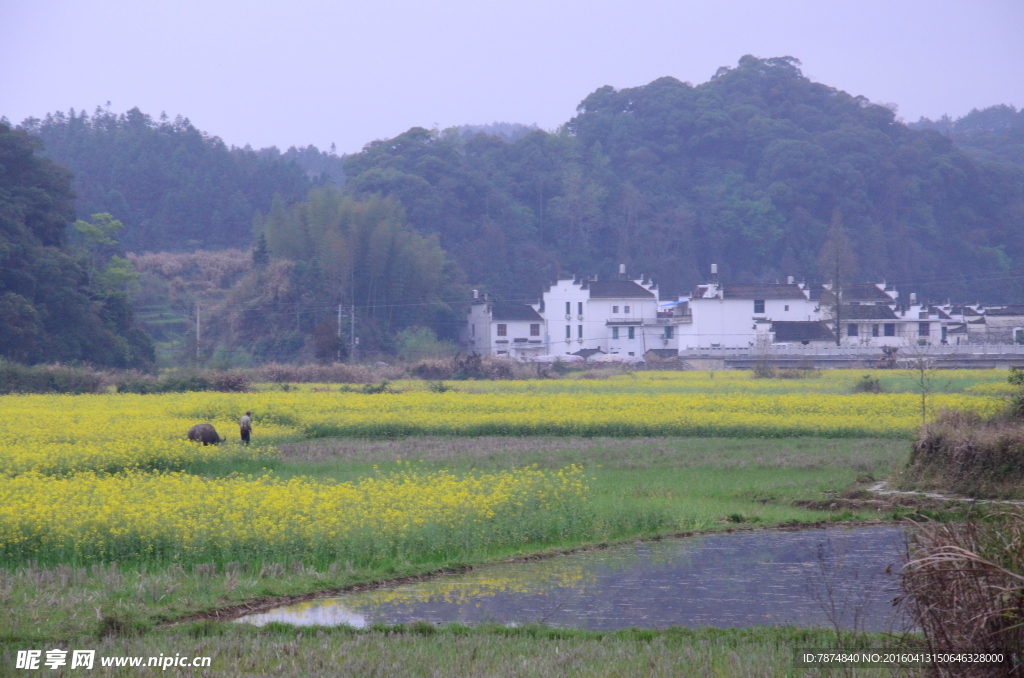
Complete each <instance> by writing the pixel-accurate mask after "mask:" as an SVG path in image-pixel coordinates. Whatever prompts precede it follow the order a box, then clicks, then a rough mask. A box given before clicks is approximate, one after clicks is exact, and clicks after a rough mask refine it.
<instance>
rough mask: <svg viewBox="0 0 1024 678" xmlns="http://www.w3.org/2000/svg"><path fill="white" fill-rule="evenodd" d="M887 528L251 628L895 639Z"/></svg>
mask: <svg viewBox="0 0 1024 678" xmlns="http://www.w3.org/2000/svg"><path fill="white" fill-rule="evenodd" d="M903 544H904V535H903V531H902V530H901V529H899V528H897V527H887V526H871V527H859V528H830V529H817V530H803V531H797V532H779V531H757V532H740V533H733V534H716V535H707V536H699V537H687V538H682V539H666V540H661V541H653V542H637V543H633V544H629V545H624V546H617V547H614V548H608V549H601V550H594V551H586V552H581V553H575V554H570V555H566V556H559V557H556V558H550V559H546V560H539V561H531V562H518V563H507V564H500V565H492V566H486V567H480V568H477V569H475V570H473V571H471V572H468V573H465V574H458V575H446V576H438V577H435V578H432V579H429V580H426V581H421V582H416V583H412V584H405V585H400V586H395V587H392V588H381V589H375V590H369V591H359V592H353V593H348V594H344V595H340V596H337V597H332V598H320V599H316V600H310V601H306V602H302V603H296V604H293V605H288V606H284V607H279V608H277V609H273V610H270V611H268V612H265V613H262V614H254V615H249V616H247V617H243V618H242V619H240V620H239V621H241V622H248V623H252V624H257V625H263V624H266V623H268V622H284V623H289V624H297V625H324V626H333V625H339V624H349V625H351V626H354V627H357V628H362V627H365V626H369V625H372V624H400V623H402V624H408V623H413V622H420V621H426V622H431V623H435V624H448V623H460V624H468V625H472V624H479V623H485V622H494V623H499V624H508V625H515V624H539V623H543V624H549V625H552V626H561V627H571V628H580V629H592V630H614V629H621V628H626V627H631V626H636V627H644V628H665V627H669V626H691V627H692V626H716V627H722V628H736V627H747V626H757V625H797V626H830V627H831V626H833V624H834V623H838V625H840V626H841V627H843V628H846V629H859V630H866V631H889V630H893V631H898V630H903V628H904V626H905V620H903V619H901V618H899V617H898V616H897V613H896V612H895V608H894V607H893V604H892V601H893V599H894V598H895V597H896V596H897V595H899V592H900V589H899V577H898V573H899V568H900V563H901V557H900V552H901V549H902V548H903Z"/></svg>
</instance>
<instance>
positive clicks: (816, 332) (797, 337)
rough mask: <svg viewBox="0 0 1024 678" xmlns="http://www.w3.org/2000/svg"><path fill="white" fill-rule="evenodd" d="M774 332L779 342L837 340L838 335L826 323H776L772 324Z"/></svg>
mask: <svg viewBox="0 0 1024 678" xmlns="http://www.w3.org/2000/svg"><path fill="white" fill-rule="evenodd" d="M772 332H774V333H775V341H777V342H785V341H835V340H836V335H835V334H833V333H832V330H831V329H830V328H829V326H828V324H827V323H824V322H802V321H801V322H793V321H782V322H774V323H772Z"/></svg>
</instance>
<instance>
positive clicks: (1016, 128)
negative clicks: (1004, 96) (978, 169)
mask: <svg viewBox="0 0 1024 678" xmlns="http://www.w3.org/2000/svg"><path fill="white" fill-rule="evenodd" d="M909 127H910V128H912V129H919V130H923V129H931V130H936V131H938V132H941V133H942V134H945V135H946V136H948V137H949V138H950V139H952V140H953V143H954V144H956V145H957V146H958V147H959V148H962V149H964V151H966V152H967V153H969V154H970V155H972V156H974V157H975V158H978V159H979V160H982V161H985V162H1007V163H1011V164H1015V165H1019V166H1022V167H1024V111H1018V110H1017V109H1016V108H1015V107H1013V106H1007V105H1005V104H1001V105H999V106H990V107H988V108H983V109H980V110H979V109H977V108H976V109H974V110H972V111H971V112H970V113H968V114H967V115H965V116H963V117H962V118H957V119H956V120H953V119H952V118H950V117H949V116H947V115H944V116H942V117H941V118H939V119H938V120H929V119H928V118H921V119H920V120H918V121H917V122H915V123H911V124H910V125H909Z"/></svg>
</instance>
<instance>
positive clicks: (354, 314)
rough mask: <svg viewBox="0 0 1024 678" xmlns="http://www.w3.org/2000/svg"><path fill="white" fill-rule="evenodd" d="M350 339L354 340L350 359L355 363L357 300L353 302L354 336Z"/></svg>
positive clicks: (349, 355)
mask: <svg viewBox="0 0 1024 678" xmlns="http://www.w3.org/2000/svg"><path fill="white" fill-rule="evenodd" d="M349 341H351V342H352V350H351V351H350V352H349V354H348V361H349V362H350V363H354V362H355V361H356V302H354V301H353V302H352V336H350V337H349Z"/></svg>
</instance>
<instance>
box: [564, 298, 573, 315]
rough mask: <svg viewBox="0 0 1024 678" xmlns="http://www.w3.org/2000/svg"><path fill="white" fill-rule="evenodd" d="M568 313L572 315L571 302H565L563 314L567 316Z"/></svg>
mask: <svg viewBox="0 0 1024 678" xmlns="http://www.w3.org/2000/svg"><path fill="white" fill-rule="evenodd" d="M570 313H572V302H571V301H567V302H565V314H566V315H569V314H570Z"/></svg>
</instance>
